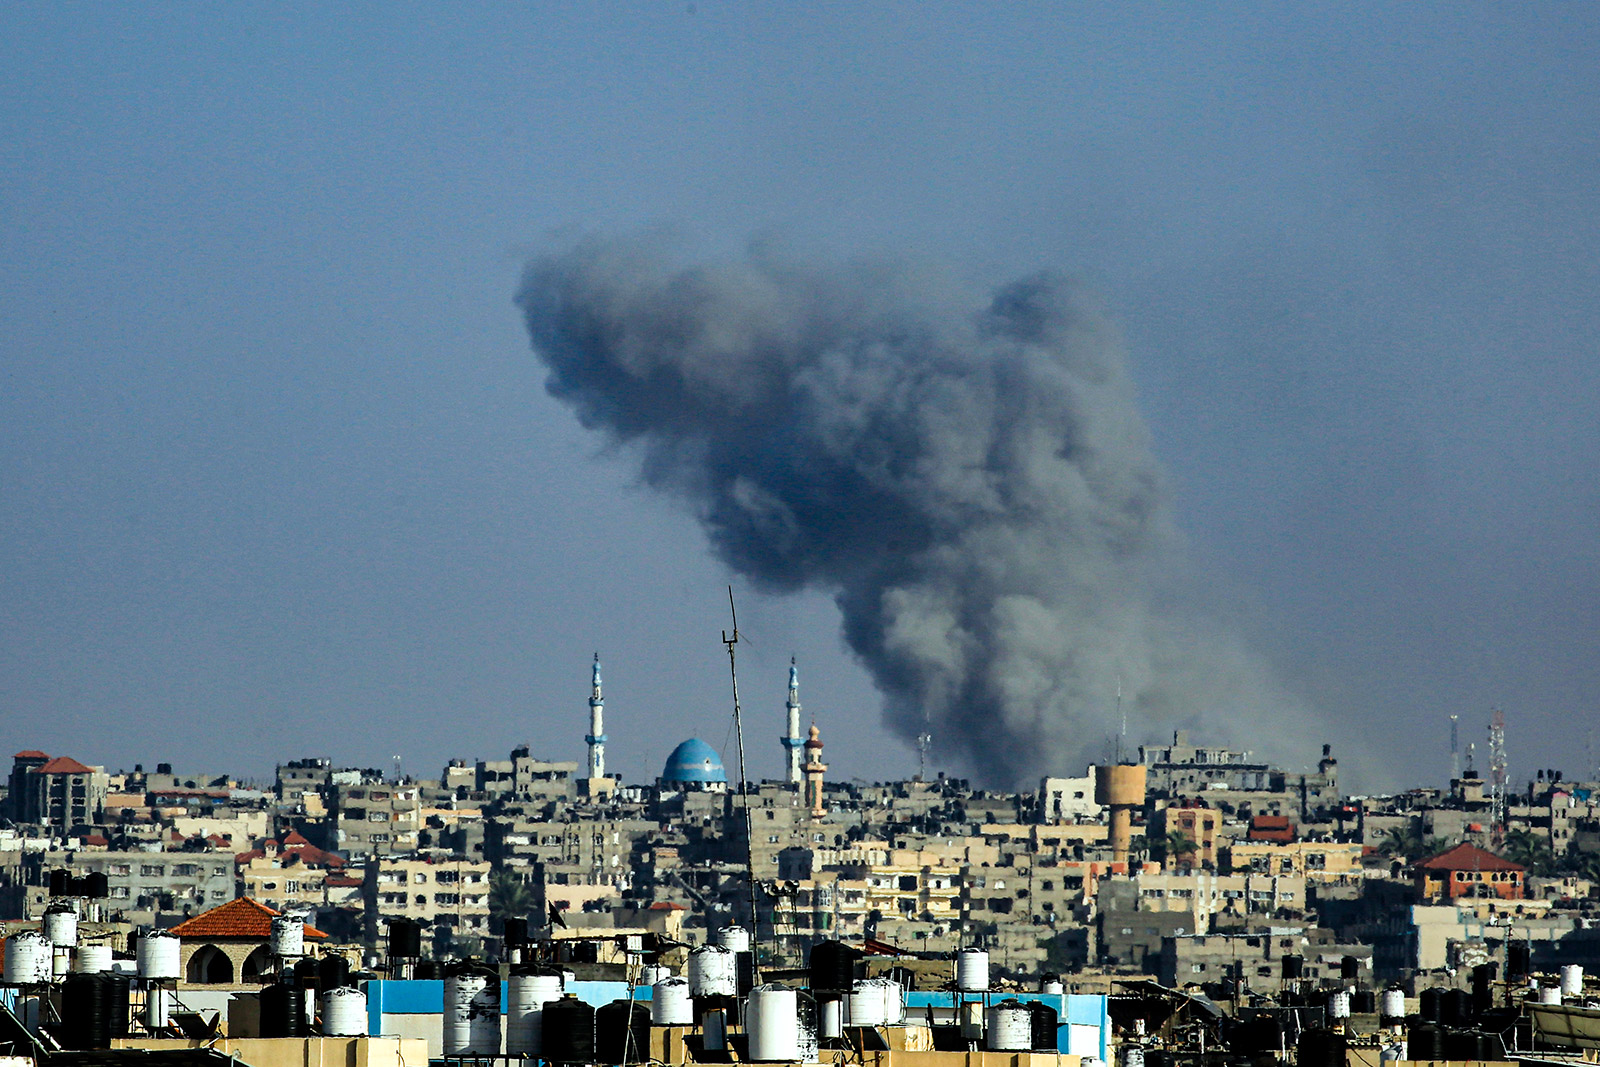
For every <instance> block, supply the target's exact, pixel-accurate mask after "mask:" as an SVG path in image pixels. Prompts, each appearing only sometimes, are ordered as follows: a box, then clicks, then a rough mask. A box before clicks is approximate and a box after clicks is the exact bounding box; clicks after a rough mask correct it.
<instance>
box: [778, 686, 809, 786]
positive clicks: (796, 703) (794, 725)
mask: <svg viewBox="0 0 1600 1067" xmlns="http://www.w3.org/2000/svg"><path fill="white" fill-rule="evenodd" d="M784 707H786V708H787V709H788V710H789V722H788V726H789V732H788V735H787V736H785V737H780V738H778V740H780V741H782V742H783V747H784V750H785V751H784V757H785V758H786V759H787V760H788V761H789V768H788V780H789V783H790V784H791V785H800V784H801V783H803V782H804V781H805V772H804V770H802V766H803V765H804V763H805V748H806V742H805V738H803V737H801V736H800V671H799V669H798V668H797V667H796V666H795V665H794V659H793V657H790V659H789V702H788V703H787V704H785V705H784Z"/></svg>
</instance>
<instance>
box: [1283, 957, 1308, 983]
mask: <svg viewBox="0 0 1600 1067" xmlns="http://www.w3.org/2000/svg"><path fill="white" fill-rule="evenodd" d="M1305 966H1306V961H1305V960H1304V959H1303V958H1301V957H1300V956H1285V957H1283V976H1284V977H1285V978H1299V977H1300V975H1301V973H1302V972H1303V971H1304V970H1305Z"/></svg>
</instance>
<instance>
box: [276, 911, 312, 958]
mask: <svg viewBox="0 0 1600 1067" xmlns="http://www.w3.org/2000/svg"><path fill="white" fill-rule="evenodd" d="M305 932H306V928H305V924H304V923H303V922H301V921H300V917H299V916H298V915H274V916H273V917H272V935H271V937H270V939H269V940H268V942H267V944H268V947H269V948H270V949H271V950H272V954H273V955H274V956H276V957H278V958H279V959H280V960H290V959H299V958H300V957H301V956H303V955H305Z"/></svg>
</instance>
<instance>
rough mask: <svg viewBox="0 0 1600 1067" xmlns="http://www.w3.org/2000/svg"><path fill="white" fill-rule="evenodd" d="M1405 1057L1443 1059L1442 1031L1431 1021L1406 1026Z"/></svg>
mask: <svg viewBox="0 0 1600 1067" xmlns="http://www.w3.org/2000/svg"><path fill="white" fill-rule="evenodd" d="M1424 992H1426V990H1424ZM1406 1057H1407V1058H1408V1059H1412V1060H1442V1059H1444V1031H1443V1030H1441V1029H1439V1027H1437V1026H1435V1025H1434V1024H1433V1023H1415V1022H1414V1023H1412V1024H1411V1025H1410V1026H1408V1027H1406Z"/></svg>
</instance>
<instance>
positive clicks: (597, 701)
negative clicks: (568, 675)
mask: <svg viewBox="0 0 1600 1067" xmlns="http://www.w3.org/2000/svg"><path fill="white" fill-rule="evenodd" d="M590 685H591V690H590V693H589V733H588V736H586V737H585V738H584V740H585V741H586V742H588V744H589V777H590V778H604V777H605V776H606V724H605V714H606V701H605V697H603V696H601V695H600V653H598V652H596V653H595V654H594V679H593V681H592V682H591V683H590Z"/></svg>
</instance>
